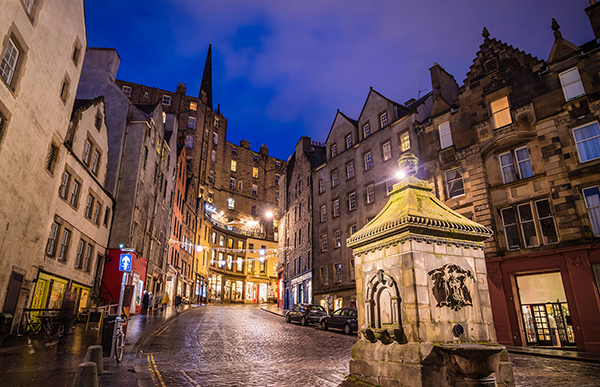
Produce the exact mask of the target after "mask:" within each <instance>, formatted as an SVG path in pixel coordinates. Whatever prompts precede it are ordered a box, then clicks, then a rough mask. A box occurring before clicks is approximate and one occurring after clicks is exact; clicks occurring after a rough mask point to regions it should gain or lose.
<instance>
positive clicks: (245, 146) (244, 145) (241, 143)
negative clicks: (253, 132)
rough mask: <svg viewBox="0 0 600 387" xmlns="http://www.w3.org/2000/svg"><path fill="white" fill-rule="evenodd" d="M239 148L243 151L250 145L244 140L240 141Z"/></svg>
mask: <svg viewBox="0 0 600 387" xmlns="http://www.w3.org/2000/svg"><path fill="white" fill-rule="evenodd" d="M240 146H241V147H242V148H244V149H250V143H249V142H248V141H246V140H242V141H240Z"/></svg>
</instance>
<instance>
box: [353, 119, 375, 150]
mask: <svg viewBox="0 0 600 387" xmlns="http://www.w3.org/2000/svg"><path fill="white" fill-rule="evenodd" d="M370 135H371V128H370V127H369V124H368V123H367V124H364V125H363V136H364V137H363V138H367V137H369V136H370ZM351 146H352V143H350V147H351Z"/></svg>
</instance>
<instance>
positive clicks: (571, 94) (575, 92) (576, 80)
mask: <svg viewBox="0 0 600 387" xmlns="http://www.w3.org/2000/svg"><path fill="white" fill-rule="evenodd" d="M559 77H560V85H561V86H562V89H563V93H564V95H565V100H566V101H570V100H572V99H575V98H578V97H581V96H582V95H585V90H584V89H583V83H581V77H580V76H579V71H578V70H577V67H573V68H572V69H569V70H567V71H564V72H562V73H560V74H559Z"/></svg>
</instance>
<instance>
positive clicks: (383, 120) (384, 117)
mask: <svg viewBox="0 0 600 387" xmlns="http://www.w3.org/2000/svg"><path fill="white" fill-rule="evenodd" d="M379 123H380V124H381V127H382V128H385V127H386V126H387V124H388V120H387V112H383V113H381V115H380V116H379Z"/></svg>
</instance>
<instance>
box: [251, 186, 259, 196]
mask: <svg viewBox="0 0 600 387" xmlns="http://www.w3.org/2000/svg"><path fill="white" fill-rule="evenodd" d="M252 195H254V196H258V186H257V185H256V184H252Z"/></svg>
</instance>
